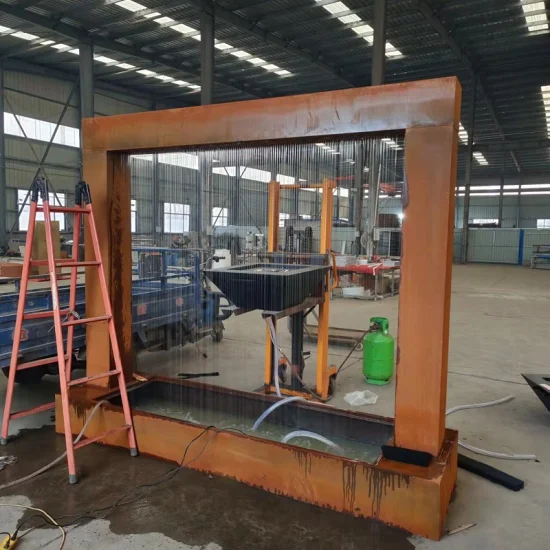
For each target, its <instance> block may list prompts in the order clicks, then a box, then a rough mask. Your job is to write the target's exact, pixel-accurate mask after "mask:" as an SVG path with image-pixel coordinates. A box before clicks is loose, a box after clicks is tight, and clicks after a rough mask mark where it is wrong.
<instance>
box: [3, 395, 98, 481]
mask: <svg viewBox="0 0 550 550" xmlns="http://www.w3.org/2000/svg"><path fill="white" fill-rule="evenodd" d="M103 403H107V404H108V401H104V400H102V401H99V402H98V403H96V405H95V406H94V408H93V409H92V412H91V413H90V416H88V419H87V420H86V422H85V424H84V426H82V429H81V430H80V433H79V434H78V435H77V436H76V439H75V440H74V441H73V445H76V444H77V443H78V442H79V441H80V440H81V439H82V437H83V436H84V432H85V431H86V428H87V427H88V425H89V424H90V422H91V421H92V418H93V417H94V415H95V413H96V412H97V410H98V409H99V407H100V406H101V405H103ZM66 456H67V451H65V452H64V453H63V454H62V455H60V456H58V457H57V458H56V459H55V460H52V461H51V462H50V463H49V464H46V466H44V467H42V468H40V469H39V470H36V472H33V473H32V474H29V475H27V476H25V477H21V478H19V479H15V480H14V481H10V482H9V483H4V485H0V491H1V490H2V489H7V488H8V487H13V486H14V485H19V484H20V483H24V482H25V481H29V480H30V479H33V478H34V477H36V476H39V475H40V474H43V473H44V472H46V471H48V470H49V469H51V468H53V467H54V466H55V465H56V464H58V463H59V462H61V461H62V460H63V459H64V458H65V457H66Z"/></svg>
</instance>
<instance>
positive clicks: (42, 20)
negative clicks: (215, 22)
mask: <svg viewBox="0 0 550 550" xmlns="http://www.w3.org/2000/svg"><path fill="white" fill-rule="evenodd" d="M0 12H4V13H5V14H7V15H11V16H12V17H17V18H18V19H21V20H22V21H26V22H27V23H31V24H32V25H36V26H38V27H42V28H44V29H49V30H52V31H54V32H56V33H57V34H60V35H63V36H66V37H68V38H72V39H74V40H77V41H79V42H84V43H86V44H89V43H93V44H94V45H95V46H97V47H99V48H103V49H106V50H110V51H113V52H118V53H121V54H124V55H129V56H133V57H136V58H139V59H143V60H145V61H149V62H150V63H157V64H159V65H164V66H165V67H167V68H170V69H174V70H177V71H180V72H182V73H184V74H187V75H189V76H193V77H195V78H200V68H198V67H196V66H194V65H192V64H191V63H178V62H177V60H169V59H165V58H163V54H159V55H153V54H151V53H148V52H146V51H145V50H143V49H142V48H140V47H136V46H130V45H127V44H122V43H120V42H116V41H115V40H111V39H108V38H103V37H92V36H90V34H89V33H88V31H87V29H84V28H78V27H74V26H72V25H67V24H66V23H62V22H61V21H59V18H57V19H53V18H49V17H45V16H42V15H38V14H36V13H32V12H30V11H27V10H24V9H21V8H18V7H15V6H12V5H8V4H4V3H3V2H0ZM167 53H169V52H167ZM217 81H218V82H219V83H220V84H222V85H224V86H229V87H231V88H235V89H237V90H239V91H240V92H243V93H245V94H247V95H249V96H263V97H268V96H269V95H271V94H270V92H267V91H266V90H262V89H259V88H257V87H256V86H251V85H249V84H248V83H246V82H239V81H238V80H236V79H233V78H232V79H231V83H229V82H226V81H224V80H223V79H220V78H219V77H218V78H217Z"/></svg>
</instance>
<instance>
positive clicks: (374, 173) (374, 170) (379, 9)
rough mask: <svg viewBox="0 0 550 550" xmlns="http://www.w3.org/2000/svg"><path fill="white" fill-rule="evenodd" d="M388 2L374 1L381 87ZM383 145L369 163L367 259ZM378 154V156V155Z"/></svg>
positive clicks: (375, 79)
mask: <svg viewBox="0 0 550 550" xmlns="http://www.w3.org/2000/svg"><path fill="white" fill-rule="evenodd" d="M386 13H387V4H386V0H374V22H373V27H374V39H373V43H372V73H371V84H372V85H373V86H380V85H381V84H384V76H385V71H386ZM377 147H381V144H380V145H379V144H378V143H376V144H374V146H373V150H372V151H371V155H370V162H369V167H370V171H369V200H368V203H367V208H368V219H367V250H366V254H367V257H368V258H370V257H371V256H372V255H373V254H374V248H375V244H374V237H375V232H376V226H377V225H378V195H379V193H378V188H379V183H380V182H379V179H378V173H379V169H378V164H379V162H380V156H381V154H380V153H381V151H377V152H375V150H376V148H377ZM377 153H378V154H377Z"/></svg>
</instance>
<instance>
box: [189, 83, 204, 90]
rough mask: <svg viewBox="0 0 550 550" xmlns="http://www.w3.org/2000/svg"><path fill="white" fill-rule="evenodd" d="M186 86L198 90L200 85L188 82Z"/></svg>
mask: <svg viewBox="0 0 550 550" xmlns="http://www.w3.org/2000/svg"><path fill="white" fill-rule="evenodd" d="M187 87H188V88H191V89H192V90H200V89H201V87H200V86H199V85H198V84H188V85H187Z"/></svg>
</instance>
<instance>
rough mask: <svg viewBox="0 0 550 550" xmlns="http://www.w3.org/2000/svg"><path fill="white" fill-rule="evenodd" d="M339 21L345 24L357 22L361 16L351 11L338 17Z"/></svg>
mask: <svg viewBox="0 0 550 550" xmlns="http://www.w3.org/2000/svg"><path fill="white" fill-rule="evenodd" d="M338 20H339V21H342V23H344V24H345V25H346V24H348V23H357V22H359V21H361V18H360V17H359V16H358V15H355V14H354V13H352V14H351V15H344V16H343V17H339V18H338Z"/></svg>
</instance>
